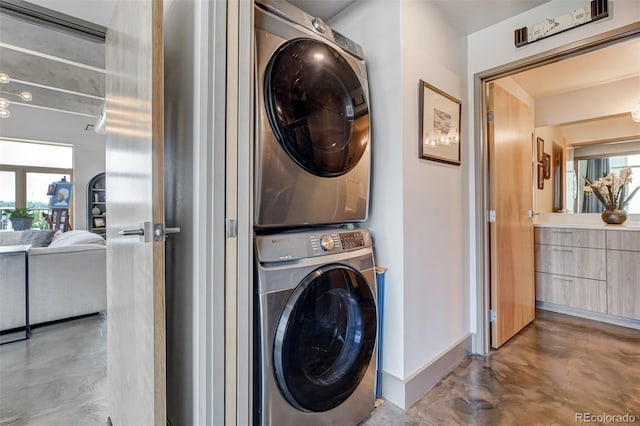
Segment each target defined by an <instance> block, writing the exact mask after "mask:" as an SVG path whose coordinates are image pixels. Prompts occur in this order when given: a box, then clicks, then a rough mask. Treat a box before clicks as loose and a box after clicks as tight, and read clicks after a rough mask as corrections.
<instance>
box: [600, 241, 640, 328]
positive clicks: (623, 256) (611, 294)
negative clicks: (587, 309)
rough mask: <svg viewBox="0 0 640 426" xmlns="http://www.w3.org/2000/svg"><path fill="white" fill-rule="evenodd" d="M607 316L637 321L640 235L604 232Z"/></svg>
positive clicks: (638, 311) (639, 301) (638, 313)
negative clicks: (605, 238)
mask: <svg viewBox="0 0 640 426" xmlns="http://www.w3.org/2000/svg"><path fill="white" fill-rule="evenodd" d="M607 245H608V248H614V249H613V250H607V297H608V307H609V311H608V313H609V314H611V315H616V316H620V317H626V318H633V319H637V320H640V232H626V231H617V232H614V231H607Z"/></svg>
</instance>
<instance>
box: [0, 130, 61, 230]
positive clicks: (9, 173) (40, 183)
mask: <svg viewBox="0 0 640 426" xmlns="http://www.w3.org/2000/svg"><path fill="white" fill-rule="evenodd" d="M72 164H73V148H72V147H70V146H66V145H52V144H44V143H32V142H23V141H15V140H0V210H4V209H7V208H10V209H13V208H22V207H27V208H29V209H32V210H35V213H36V218H35V220H34V221H33V225H32V226H33V228H36V229H43V228H46V226H47V225H46V222H45V221H44V219H43V217H42V213H45V212H48V210H49V196H47V195H46V194H47V188H48V186H49V184H50V183H51V182H56V181H59V180H62V178H63V177H64V178H65V179H66V180H67V181H69V182H72V177H73V170H72ZM72 203H73V198H72ZM70 217H71V220H73V215H70ZM10 229H12V228H11V222H10V221H9V220H8V219H7V217H6V216H2V217H1V218H0V230H10Z"/></svg>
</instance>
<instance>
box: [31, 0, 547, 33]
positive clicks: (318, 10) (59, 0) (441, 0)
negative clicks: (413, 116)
mask: <svg viewBox="0 0 640 426" xmlns="http://www.w3.org/2000/svg"><path fill="white" fill-rule="evenodd" d="M29 1H30V2H31V3H34V4H37V5H39V6H42V7H47V8H49V9H53V10H55V11H58V12H61V13H66V14H67V15H71V16H75V17H77V18H80V19H83V20H85V21H89V22H94V23H96V24H99V25H102V26H105V27H107V26H108V25H109V20H110V19H111V16H112V15H113V9H114V6H115V0H29ZM165 1H167V0H165ZM354 1H366V0H290V3H292V4H294V5H296V6H297V7H299V8H300V9H302V10H304V11H305V12H307V13H308V14H310V15H313V16H319V17H320V18H322V19H323V20H325V21H328V20H329V19H331V18H332V17H334V16H336V15H337V14H338V13H340V12H341V11H342V10H344V9H345V8H346V7H348V6H349V5H351V3H353V2H354ZM388 1H400V0H388ZM420 1H433V2H434V3H436V4H437V5H438V7H439V8H440V9H441V10H442V11H443V12H444V14H445V15H447V16H448V17H449V18H450V19H451V22H452V23H453V25H455V26H456V27H457V28H458V29H459V30H460V31H462V32H464V33H465V34H471V33H473V32H476V31H478V30H480V29H482V28H486V27H488V26H491V25H493V24H495V23H498V22H500V21H503V20H505V19H507V18H509V17H511V16H514V15H518V14H520V13H522V12H524V11H526V10H529V9H532V8H534V7H536V6H539V5H541V4H543V3H546V2H547V1H549V0H420Z"/></svg>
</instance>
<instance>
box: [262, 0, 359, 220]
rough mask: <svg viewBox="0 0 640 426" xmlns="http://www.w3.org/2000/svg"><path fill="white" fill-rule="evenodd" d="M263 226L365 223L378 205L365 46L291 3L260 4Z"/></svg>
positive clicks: (271, 1) (269, 0)
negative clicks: (372, 202) (372, 183)
mask: <svg viewBox="0 0 640 426" xmlns="http://www.w3.org/2000/svg"><path fill="white" fill-rule="evenodd" d="M255 27H256V31H255V34H256V55H257V58H256V90H257V91H256V134H255V138H256V141H255V142H256V143H255V185H254V189H255V218H254V224H255V226H256V227H258V228H273V227H293V226H301V225H318V224H333V223H345V222H358V221H363V220H365V219H366V218H367V213H368V205H369V171H370V163H371V155H370V145H371V143H370V123H369V92H368V88H367V84H368V83H367V73H366V69H365V62H364V60H363V55H362V48H361V47H360V46H359V45H358V44H356V43H354V42H353V41H351V40H349V39H347V38H346V37H345V36H343V35H342V34H340V33H338V32H336V31H335V30H332V29H331V28H329V27H328V26H327V25H326V24H324V23H323V22H322V20H320V19H319V18H314V17H312V16H309V15H307V14H306V13H304V12H302V11H301V10H300V9H297V8H296V7H294V6H292V5H290V4H289V3H287V2H284V1H275V0H256V9H255Z"/></svg>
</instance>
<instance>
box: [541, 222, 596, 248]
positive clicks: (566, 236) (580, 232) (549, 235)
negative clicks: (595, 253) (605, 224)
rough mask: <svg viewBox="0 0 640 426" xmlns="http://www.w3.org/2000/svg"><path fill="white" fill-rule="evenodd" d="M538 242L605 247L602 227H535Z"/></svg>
mask: <svg viewBox="0 0 640 426" xmlns="http://www.w3.org/2000/svg"><path fill="white" fill-rule="evenodd" d="M535 235H536V244H548V245H553V246H569V247H590V248H601V249H603V248H605V247H606V246H605V231H604V230H602V229H574V228H543V227H537V228H535Z"/></svg>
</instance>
